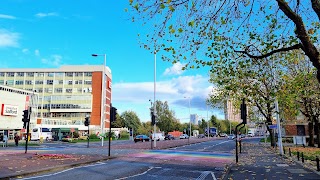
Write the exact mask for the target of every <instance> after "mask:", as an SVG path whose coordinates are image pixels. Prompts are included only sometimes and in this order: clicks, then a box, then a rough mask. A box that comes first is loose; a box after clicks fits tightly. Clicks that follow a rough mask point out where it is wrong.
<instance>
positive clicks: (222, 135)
mask: <svg viewBox="0 0 320 180" xmlns="http://www.w3.org/2000/svg"><path fill="white" fill-rule="evenodd" d="M219 136H220V137H227V134H226V133H221V134H220V135H219Z"/></svg>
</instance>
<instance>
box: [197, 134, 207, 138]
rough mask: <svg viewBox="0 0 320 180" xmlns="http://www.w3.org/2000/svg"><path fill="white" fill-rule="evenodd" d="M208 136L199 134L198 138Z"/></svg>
mask: <svg viewBox="0 0 320 180" xmlns="http://www.w3.org/2000/svg"><path fill="white" fill-rule="evenodd" d="M205 137H206V136H205V135H204V134H199V135H198V138H205Z"/></svg>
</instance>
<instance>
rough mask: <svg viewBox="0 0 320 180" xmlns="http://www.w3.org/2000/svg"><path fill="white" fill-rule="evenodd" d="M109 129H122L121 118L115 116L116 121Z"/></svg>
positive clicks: (122, 122)
mask: <svg viewBox="0 0 320 180" xmlns="http://www.w3.org/2000/svg"><path fill="white" fill-rule="evenodd" d="M111 127H113V128H122V127H124V121H123V118H121V117H120V115H119V114H117V116H116V120H115V121H114V122H112V123H111Z"/></svg>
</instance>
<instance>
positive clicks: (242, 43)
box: [129, 0, 320, 81]
mask: <svg viewBox="0 0 320 180" xmlns="http://www.w3.org/2000/svg"><path fill="white" fill-rule="evenodd" d="M129 2H130V5H131V7H132V12H133V14H134V15H133V17H132V21H137V19H138V20H139V21H141V22H143V24H144V25H145V24H147V23H148V22H149V23H152V25H153V26H151V28H153V29H154V31H153V32H152V33H150V34H148V35H146V37H140V38H141V46H143V47H144V48H146V49H149V50H151V51H152V52H154V51H159V50H164V51H165V52H167V53H165V54H164V55H163V59H164V60H168V61H171V62H173V63H176V62H178V61H185V63H186V67H189V68H198V67H200V66H205V65H209V66H211V65H212V64H213V63H214V61H220V60H221V59H226V58H230V55H235V56H237V57H236V59H237V58H238V57H242V56H247V57H250V58H252V59H255V60H256V62H263V61H264V60H266V59H268V57H270V56H272V55H274V54H277V53H282V52H289V51H291V50H294V49H301V50H302V51H303V53H304V54H305V55H306V56H307V57H308V58H309V60H310V61H311V62H312V64H313V66H314V67H315V68H316V69H317V79H318V81H320V55H319V54H320V53H319V50H318V49H317V47H316V45H317V44H318V43H319V42H318V37H319V32H318V30H319V27H320V23H319V19H320V1H319V0H310V1H300V0H296V1H286V0H271V1H264V0H255V1H250V0H242V1H238V0H230V1H225V0H198V1H196V0H174V1H172V0H167V1H163V0H160V1H148V0H129ZM146 27H147V28H150V26H146Z"/></svg>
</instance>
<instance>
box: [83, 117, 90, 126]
mask: <svg viewBox="0 0 320 180" xmlns="http://www.w3.org/2000/svg"><path fill="white" fill-rule="evenodd" d="M84 125H85V126H89V125H90V118H89V117H86V118H85V121H84Z"/></svg>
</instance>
